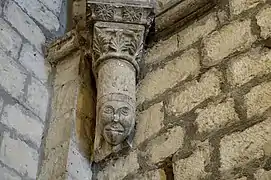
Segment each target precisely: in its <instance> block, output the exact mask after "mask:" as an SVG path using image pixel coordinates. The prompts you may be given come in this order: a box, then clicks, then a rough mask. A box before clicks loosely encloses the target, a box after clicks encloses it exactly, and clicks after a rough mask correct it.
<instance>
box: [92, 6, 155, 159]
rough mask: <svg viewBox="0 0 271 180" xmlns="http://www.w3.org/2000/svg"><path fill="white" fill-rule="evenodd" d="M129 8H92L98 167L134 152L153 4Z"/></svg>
mask: <svg viewBox="0 0 271 180" xmlns="http://www.w3.org/2000/svg"><path fill="white" fill-rule="evenodd" d="M124 2H125V3H124ZM124 2H121V1H116V2H110V1H108V2H105V1H102V2H97V1H95V2H94V1H89V2H88V5H89V8H90V9H91V19H90V22H92V27H93V29H92V33H93V35H92V37H93V43H92V44H93V45H92V50H93V51H92V52H93V60H92V61H93V63H92V64H93V72H94V74H95V76H96V85H97V107H96V112H97V113H96V114H97V117H96V132H95V143H94V161H96V162H98V161H100V160H102V159H104V158H105V157H107V156H108V155H110V154H111V153H116V152H118V151H119V150H121V149H123V148H128V147H131V146H132V139H133V134H134V126H135V110H136V105H135V104H136V103H135V101H136V98H135V93H136V76H137V75H138V74H139V70H140V68H139V64H140V61H141V55H142V54H141V52H142V48H143V43H144V37H145V35H146V31H147V30H148V28H149V25H150V23H151V21H152V16H151V15H152V14H151V13H152V2H149V1H140V2H136V1H124Z"/></svg>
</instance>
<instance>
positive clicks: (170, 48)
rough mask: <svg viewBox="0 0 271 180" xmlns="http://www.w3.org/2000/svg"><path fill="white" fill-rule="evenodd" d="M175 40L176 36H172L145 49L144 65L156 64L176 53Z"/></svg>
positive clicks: (176, 43) (176, 41)
mask: <svg viewBox="0 0 271 180" xmlns="http://www.w3.org/2000/svg"><path fill="white" fill-rule="evenodd" d="M177 38H178V37H177V35H173V36H171V37H170V38H168V39H166V40H163V41H162V40H161V41H159V42H158V43H157V44H155V45H154V46H153V47H152V48H150V49H147V54H146V55H145V57H144V58H145V61H146V63H158V62H160V61H162V60H164V59H165V58H167V57H168V56H171V55H172V54H174V53H175V52H176V51H178V39H177Z"/></svg>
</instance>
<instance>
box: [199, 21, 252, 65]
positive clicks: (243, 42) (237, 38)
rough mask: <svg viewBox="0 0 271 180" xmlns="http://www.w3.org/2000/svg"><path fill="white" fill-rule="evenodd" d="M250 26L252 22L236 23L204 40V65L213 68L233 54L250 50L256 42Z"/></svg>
mask: <svg viewBox="0 0 271 180" xmlns="http://www.w3.org/2000/svg"><path fill="white" fill-rule="evenodd" d="M250 25H251V20H243V21H234V22H232V23H231V24H229V25H226V26H223V27H222V28H221V29H220V30H219V31H215V32H213V33H212V34H210V35H209V36H207V37H206V38H204V40H203V46H204V47H203V56H204V59H203V61H202V64H203V65H204V66H212V65H215V64H217V63H219V62H221V61H222V60H223V58H225V57H227V56H228V55H230V54H231V53H233V52H236V51H241V50H245V49H248V48H250V47H251V45H252V43H253V42H254V41H255V40H256V36H254V35H253V34H252V33H251V27H250Z"/></svg>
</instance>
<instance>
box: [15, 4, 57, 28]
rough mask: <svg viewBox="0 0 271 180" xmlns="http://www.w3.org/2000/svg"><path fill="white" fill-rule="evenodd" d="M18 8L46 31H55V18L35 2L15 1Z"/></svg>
mask: <svg viewBox="0 0 271 180" xmlns="http://www.w3.org/2000/svg"><path fill="white" fill-rule="evenodd" d="M15 2H17V3H18V4H19V6H20V7H21V8H22V9H23V10H25V11H26V12H27V14H29V15H30V16H32V17H33V18H34V19H35V20H36V21H38V22H39V23H40V24H42V25H43V26H44V27H45V28H46V29H48V30H55V31H57V30H58V28H59V21H58V19H57V17H56V16H55V15H54V14H53V13H52V12H51V11H48V9H47V8H46V7H45V6H44V5H43V4H41V3H40V2H39V1H37V0H27V1H24V0H15Z"/></svg>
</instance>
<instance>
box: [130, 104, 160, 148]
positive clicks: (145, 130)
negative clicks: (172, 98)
mask: <svg viewBox="0 0 271 180" xmlns="http://www.w3.org/2000/svg"><path fill="white" fill-rule="evenodd" d="M163 120H164V111H163V103H158V104H155V105H153V106H151V107H150V108H149V109H147V110H145V111H143V112H141V113H140V114H139V115H138V122H137V127H136V134H135V137H134V141H135V144H136V145H138V144H140V143H142V142H143V141H144V140H146V139H147V138H149V137H150V136H152V135H154V134H156V133H157V132H159V130H160V129H161V128H162V127H163Z"/></svg>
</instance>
